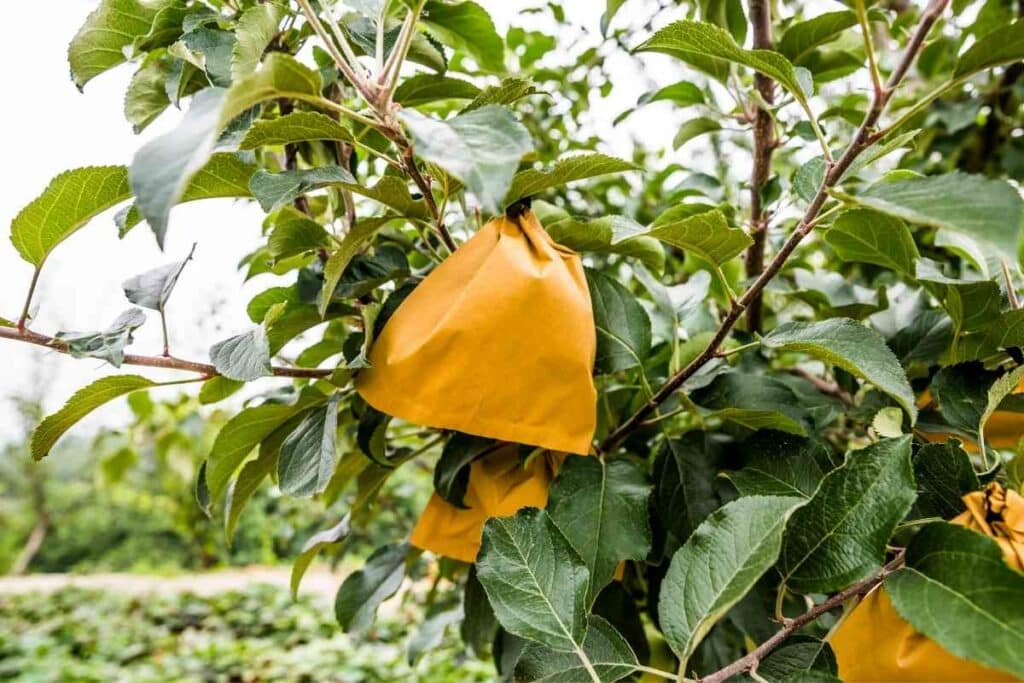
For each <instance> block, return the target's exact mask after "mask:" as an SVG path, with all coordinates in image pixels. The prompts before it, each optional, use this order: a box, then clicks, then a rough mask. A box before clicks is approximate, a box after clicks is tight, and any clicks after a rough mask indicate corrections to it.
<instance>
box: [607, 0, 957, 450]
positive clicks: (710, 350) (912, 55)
mask: <svg viewBox="0 0 1024 683" xmlns="http://www.w3.org/2000/svg"><path fill="white" fill-rule="evenodd" d="M948 4H949V0H931V2H930V3H929V5H928V8H927V9H926V10H925V11H924V13H923V14H922V15H921V21H920V23H919V24H918V27H917V30H916V31H915V32H914V35H913V37H912V38H911V39H910V42H909V44H908V45H907V49H906V50H905V51H904V54H903V57H902V58H901V59H900V62H899V63H898V64H897V65H896V68H895V69H893V72H892V75H891V76H890V77H889V80H888V82H887V83H886V85H885V87H884V88H883V90H882V91H881V92H878V93H875V96H874V98H873V99H872V102H871V108H870V109H869V110H868V113H867V114H866V115H865V116H864V120H863V121H862V122H861V125H860V127H859V128H858V129H857V132H856V133H854V135H853V139H852V140H851V141H850V144H849V145H848V146H847V148H846V151H845V152H843V155H842V156H841V157H840V158H839V159H838V160H837V161H836V162H835V163H834V164H832V165H830V166H829V168H828V171H827V172H826V174H825V178H824V180H823V181H822V184H821V187H819V188H818V192H817V193H816V194H815V196H814V199H813V200H812V201H811V204H810V206H808V207H807V211H806V212H805V213H804V216H803V218H802V219H801V220H800V223H799V224H798V225H797V227H796V229H795V230H794V231H793V234H792V235H790V237H789V239H788V240H786V242H785V244H783V245H782V248H781V249H779V251H778V253H777V254H776V255H775V257H774V258H773V259H772V260H771V262H770V263H769V264H768V266H767V268H765V270H764V271H763V272H762V273H761V274H760V275H759V276H758V278H757V280H755V281H754V283H753V284H751V285H750V287H749V288H748V289H747V291H746V292H744V293H743V295H742V296H741V297H740V298H739V299H738V300H736V301H735V302H734V303H733V305H732V307H731V308H730V309H729V312H728V313H727V314H726V316H725V319H724V320H722V322H721V324H720V325H719V328H718V330H717V331H716V332H715V335H714V336H713V337H712V339H711V341H710V342H709V343H708V345H707V346H706V347H705V348H704V350H703V351H702V352H701V353H700V355H698V356H697V357H696V358H694V359H693V360H692V361H691V362H690V364H689V365H687V366H686V367H685V368H683V369H682V370H680V371H679V372H677V373H676V374H674V375H673V376H672V377H670V378H669V379H668V381H666V382H665V384H663V385H662V386H661V388H660V389H658V391H656V392H655V393H654V395H653V396H652V397H651V398H650V399H648V400H647V401H646V402H645V403H644V404H643V405H642V406H640V408H639V409H637V410H636V412H634V413H633V414H632V415H631V416H630V417H629V418H627V419H626V421H625V422H623V423H622V424H621V425H620V426H619V427H618V428H617V429H615V430H614V431H613V432H612V433H611V434H609V435H608V436H607V437H606V438H605V440H604V441H603V442H602V443H601V445H600V446H599V448H598V450H599V452H608V451H610V450H611V449H613V448H615V447H617V446H618V445H619V444H620V443H622V441H623V440H624V439H625V438H626V437H627V436H629V434H630V433H632V432H633V430H635V429H636V428H637V427H639V426H640V425H641V424H642V423H643V421H644V420H645V419H646V418H647V416H648V415H650V414H651V413H652V412H654V410H655V409H657V407H658V406H659V405H661V404H662V403H664V402H665V401H666V400H668V398H669V397H670V396H672V394H674V393H675V392H676V391H677V390H678V389H679V388H680V387H681V386H682V385H683V383H684V382H685V381H686V380H687V379H689V378H690V377H692V376H693V375H694V374H695V373H696V372H697V371H698V370H700V369H701V368H702V367H704V366H705V365H707V363H708V362H710V361H711V360H712V359H714V358H715V357H716V354H717V351H718V348H719V347H720V346H721V345H722V343H723V342H724V341H725V340H726V339H727V338H728V337H729V333H730V332H731V331H732V328H733V327H734V326H735V325H736V322H737V321H738V320H739V319H740V316H742V315H743V312H744V311H745V310H746V308H747V307H748V306H749V305H750V303H751V302H752V301H753V300H754V299H755V298H757V296H759V295H760V294H761V292H762V291H764V288H765V287H766V286H767V285H768V283H769V282H771V280H772V279H773V278H774V277H775V276H776V275H777V274H778V273H779V271H780V270H782V267H783V266H784V265H785V264H786V261H787V260H788V259H789V257H790V255H791V254H792V253H793V251H794V250H795V249H796V248H797V246H798V245H799V244H800V243H801V242H802V241H803V240H804V238H805V237H807V235H809V234H810V233H811V231H812V230H814V226H815V225H816V223H817V219H818V214H819V212H820V211H821V208H822V206H823V205H824V204H825V201H826V200H827V199H828V191H829V190H830V189H831V188H832V187H833V186H835V185H836V184H837V183H838V182H839V181H840V180H841V179H842V177H843V175H844V174H845V173H846V171H847V170H849V168H850V166H851V165H852V164H853V162H854V160H856V158H857V157H858V156H859V155H860V154H861V152H863V151H864V150H865V149H867V148H868V147H869V146H870V145H871V137H872V133H873V132H874V129H875V125H876V124H877V123H878V119H879V117H881V115H882V112H883V111H885V107H886V105H887V104H888V103H889V99H890V98H891V97H892V93H893V91H894V89H895V88H896V86H897V85H899V83H900V82H901V81H902V80H903V77H904V76H905V75H906V73H907V71H908V70H909V69H910V65H911V64H912V63H913V62H914V60H915V59H916V57H917V55H918V53H919V52H920V50H921V46H922V45H923V44H924V40H925V37H926V36H927V35H928V33H929V31H931V28H932V26H934V25H935V22H936V21H937V20H938V18H939V16H941V14H942V12H943V10H945V8H946V6H947V5H948Z"/></svg>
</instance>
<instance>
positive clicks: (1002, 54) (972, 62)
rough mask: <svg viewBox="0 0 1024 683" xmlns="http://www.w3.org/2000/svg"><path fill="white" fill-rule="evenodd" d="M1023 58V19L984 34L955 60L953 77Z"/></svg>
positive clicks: (968, 74)
mask: <svg viewBox="0 0 1024 683" xmlns="http://www.w3.org/2000/svg"><path fill="white" fill-rule="evenodd" d="M1021 59H1024V20H1017V21H1015V22H1013V23H1012V24H1009V25H1008V26H1002V27H1000V28H997V29H996V30H994V31H991V32H990V33H987V34H985V35H984V36H982V37H981V38H979V39H978V40H977V42H975V43H974V45H971V47H970V48H969V49H968V50H967V51H966V52H964V53H963V54H962V55H960V57H959V59H957V60H956V68H955V69H954V70H953V77H954V78H964V77H967V76H970V75H971V74H976V73H978V72H979V71H984V70H985V69H991V68H992V67H994V66H999V65H1000V64H1007V63H1009V62H1016V61H1019V60H1021Z"/></svg>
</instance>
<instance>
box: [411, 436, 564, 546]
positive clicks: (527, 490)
mask: <svg viewBox="0 0 1024 683" xmlns="http://www.w3.org/2000/svg"><path fill="white" fill-rule="evenodd" d="M560 464H561V458H560V456H557V455H555V454H548V453H546V454H543V455H539V456H536V457H534V458H531V459H530V461H529V462H528V463H527V464H526V466H525V467H524V466H523V464H522V462H521V461H520V457H519V447H518V446H517V445H516V444H507V445H505V446H502V447H501V448H499V449H498V450H497V451H495V452H494V453H490V454H488V455H485V456H484V457H482V458H480V459H478V460H475V461H474V462H473V463H472V464H471V465H470V468H469V483H468V484H467V485H466V495H465V496H464V498H463V502H464V503H465V504H466V506H467V508H468V509H461V508H457V507H455V506H454V505H452V504H451V503H449V502H448V501H446V500H445V499H443V498H441V497H440V496H439V495H437V494H436V493H435V494H434V495H433V496H432V497H431V498H430V502H429V503H427V507H426V509H424V511H423V514H422V515H420V519H419V522H417V524H416V528H415V529H413V532H412V536H410V538H409V541H410V543H412V544H413V545H414V546H416V547H417V548H421V549H422V550H429V551H431V552H432V553H436V554H438V555H444V556H445V557H452V558H455V559H456V560H462V561H463V562H474V561H475V560H476V555H477V553H478V552H480V539H481V536H482V534H483V530H484V523H485V522H486V521H487V520H488V519H490V518H491V517H507V516H509V515H514V514H515V513H516V512H518V511H519V510H520V509H522V508H524V507H538V508H543V507H545V506H546V505H547V504H548V489H549V488H550V486H551V481H552V479H554V477H555V473H556V470H557V469H558V466H559V465H560Z"/></svg>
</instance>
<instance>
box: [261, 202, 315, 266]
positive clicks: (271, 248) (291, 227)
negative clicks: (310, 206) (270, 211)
mask: <svg viewBox="0 0 1024 683" xmlns="http://www.w3.org/2000/svg"><path fill="white" fill-rule="evenodd" d="M272 226H273V227H272V230H271V232H270V236H269V237H268V238H267V253H268V254H270V257H271V258H272V259H273V260H274V261H281V260H283V259H287V258H291V257H292V256H299V255H300V254H305V253H307V252H310V251H314V250H316V249H323V248H326V247H327V246H328V245H330V244H331V239H330V236H329V235H328V234H327V231H326V230H324V228H323V226H321V225H320V224H319V223H317V222H316V221H314V220H312V219H310V218H309V217H308V216H306V214H304V213H302V212H301V211H298V210H296V209H294V208H293V207H291V206H284V207H282V208H281V210H280V211H279V212H278V213H277V214H276V215H275V216H273V218H272Z"/></svg>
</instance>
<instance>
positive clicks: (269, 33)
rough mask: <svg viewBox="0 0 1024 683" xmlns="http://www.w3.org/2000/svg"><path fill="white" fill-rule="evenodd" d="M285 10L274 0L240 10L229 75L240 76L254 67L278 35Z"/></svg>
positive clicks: (235, 78)
mask: <svg viewBox="0 0 1024 683" xmlns="http://www.w3.org/2000/svg"><path fill="white" fill-rule="evenodd" d="M287 14H288V10H287V9H286V8H284V7H282V6H281V5H278V4H276V3H273V2H264V3H261V4H259V5H256V6H254V7H250V8H249V9H247V10H245V11H244V12H242V16H241V17H239V18H238V23H237V24H236V25H235V36H236V37H237V39H238V40H237V42H236V43H235V45H234V49H233V50H232V52H231V78H232V80H236V81H237V80H239V79H241V78H244V77H246V76H248V75H249V74H251V73H252V72H254V71H256V67H258V66H259V64H260V60H262V59H263V53H264V52H265V51H266V49H267V47H268V46H269V45H270V43H271V42H272V41H273V40H274V36H275V35H277V28H278V25H279V24H280V23H281V21H282V20H283V19H284V18H285V17H286V16H287Z"/></svg>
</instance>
